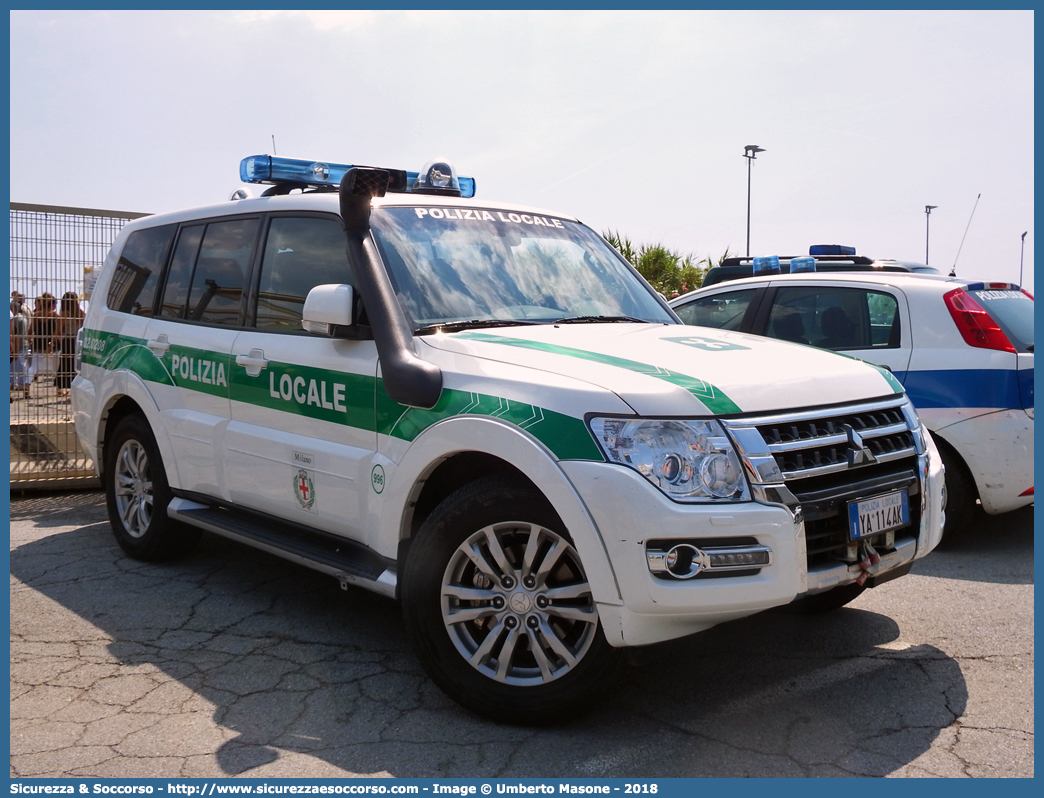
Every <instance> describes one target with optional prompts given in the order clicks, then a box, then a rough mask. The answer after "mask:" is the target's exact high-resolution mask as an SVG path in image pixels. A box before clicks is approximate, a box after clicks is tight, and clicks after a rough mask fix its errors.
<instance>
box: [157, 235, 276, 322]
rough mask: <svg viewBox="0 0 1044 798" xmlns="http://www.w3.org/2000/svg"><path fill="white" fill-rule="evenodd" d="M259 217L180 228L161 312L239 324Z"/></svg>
mask: <svg viewBox="0 0 1044 798" xmlns="http://www.w3.org/2000/svg"><path fill="white" fill-rule="evenodd" d="M258 224H259V221H258V220H257V219H233V220H229V221H221V222H211V223H210V224H207V225H202V224H198V225H190V226H186V227H182V228H181V232H180V234H179V235H178V240H177V243H176V244H175V247H174V255H173V257H172V258H171V262H170V268H169V269H168V271H167V282H166V285H165V287H164V289H163V301H162V302H161V303H160V315H161V316H165V317H168V318H175V319H190V320H192V321H202V322H207V323H210V324H222V325H231V326H234V325H237V324H239V313H240V306H241V304H242V299H243V286H244V285H245V283H246V275H247V273H248V270H249V267H250V262H251V259H252V257H253V251H254V242H255V240H256V238H257V230H258Z"/></svg>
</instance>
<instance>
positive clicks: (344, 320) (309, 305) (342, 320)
mask: <svg viewBox="0 0 1044 798" xmlns="http://www.w3.org/2000/svg"><path fill="white" fill-rule="evenodd" d="M354 302H355V291H354V289H353V288H352V287H351V286H350V285H345V284H342V285H317V286H315V288H313V289H312V290H311V291H309V292H308V296H306V297H305V303H304V311H303V312H302V314H301V326H302V327H303V328H304V329H305V330H307V331H308V332H310V333H312V334H313V335H323V336H326V337H327V338H348V337H355V336H352V335H351V334H350V333H349V332H348V328H350V327H351V326H352V306H353V304H354Z"/></svg>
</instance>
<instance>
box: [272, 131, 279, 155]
mask: <svg viewBox="0 0 1044 798" xmlns="http://www.w3.org/2000/svg"><path fill="white" fill-rule="evenodd" d="M272 154H273V155H278V154H279V153H278V152H276V148H275V133H273V134H272Z"/></svg>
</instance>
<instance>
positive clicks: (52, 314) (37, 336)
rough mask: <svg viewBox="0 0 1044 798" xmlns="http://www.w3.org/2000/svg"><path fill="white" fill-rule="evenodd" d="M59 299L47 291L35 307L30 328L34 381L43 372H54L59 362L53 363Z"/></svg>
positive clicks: (39, 298) (41, 295)
mask: <svg viewBox="0 0 1044 798" xmlns="http://www.w3.org/2000/svg"><path fill="white" fill-rule="evenodd" d="M57 304H58V300H57V299H55V298H54V294H52V293H50V292H49V291H45V292H44V293H42V294H40V296H39V297H38V298H37V300H36V307H35V308H34V309H33V323H32V326H31V327H30V329H29V339H30V341H31V343H32V347H33V368H32V369H31V372H32V381H33V382H35V381H36V376H37V375H38V374H40V373H42V372H45V373H54V372H56V371H57V370H58V369H57V364H52V360H53V359H54V358H55V355H54V352H55V349H54V338H55V336H56V335H57V334H58V311H57V310H56V309H55V306H56V305H57Z"/></svg>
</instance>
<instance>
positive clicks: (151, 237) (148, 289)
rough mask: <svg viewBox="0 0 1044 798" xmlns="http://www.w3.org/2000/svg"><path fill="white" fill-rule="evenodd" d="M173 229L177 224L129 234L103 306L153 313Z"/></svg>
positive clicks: (143, 314)
mask: <svg viewBox="0 0 1044 798" xmlns="http://www.w3.org/2000/svg"><path fill="white" fill-rule="evenodd" d="M176 230H177V225H173V224H168V225H164V226H163V227H150V228H148V229H146V230H138V231H136V232H134V233H131V234H130V236H129V237H128V238H127V243H126V244H125V245H124V247H123V251H122V252H121V253H120V259H119V261H118V262H117V263H116V270H115V272H114V273H113V276H112V282H111V283H110V284H109V294H108V296H107V297H106V305H107V306H108V307H109V308H110V309H111V310H116V311H119V312H120V313H132V314H134V315H136V316H151V315H152V308H153V305H154V304H155V302H156V287H157V286H158V285H159V277H160V272H161V271H162V270H163V264H164V263H165V262H166V260H167V251H168V250H169V249H170V242H171V241H172V240H173V239H174V232H175V231H176Z"/></svg>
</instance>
